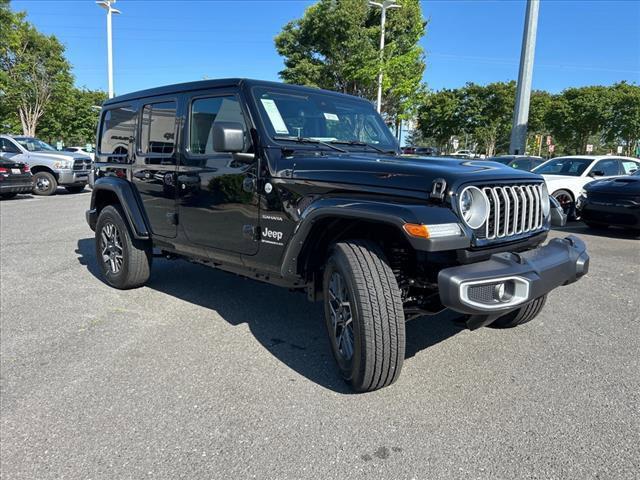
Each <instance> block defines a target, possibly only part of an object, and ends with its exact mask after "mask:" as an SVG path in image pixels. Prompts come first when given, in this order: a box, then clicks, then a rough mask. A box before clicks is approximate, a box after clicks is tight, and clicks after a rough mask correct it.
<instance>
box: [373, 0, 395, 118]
mask: <svg viewBox="0 0 640 480" xmlns="http://www.w3.org/2000/svg"><path fill="white" fill-rule="evenodd" d="M369 5H370V6H372V7H378V8H380V9H381V10H382V12H381V14H380V67H379V68H380V69H379V71H378V101H377V102H376V108H377V110H378V113H380V107H381V106H382V62H383V60H384V24H385V22H386V21H387V9H388V8H402V5H397V4H396V0H384V1H383V2H371V1H370V2H369Z"/></svg>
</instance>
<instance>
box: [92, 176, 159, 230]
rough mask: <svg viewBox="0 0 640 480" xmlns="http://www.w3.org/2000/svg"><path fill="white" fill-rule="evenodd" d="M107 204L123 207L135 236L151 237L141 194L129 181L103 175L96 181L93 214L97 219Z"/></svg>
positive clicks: (93, 194) (93, 192)
mask: <svg viewBox="0 0 640 480" xmlns="http://www.w3.org/2000/svg"><path fill="white" fill-rule="evenodd" d="M107 205H119V206H120V207H121V208H122V210H123V211H124V214H125V217H126V218H125V220H126V221H127V223H128V224H129V227H130V229H131V233H132V235H133V237H134V238H136V239H139V240H146V239H149V238H150V237H151V229H150V228H149V222H148V219H147V216H146V215H145V213H144V208H143V207H142V201H141V200H140V196H139V195H138V193H137V191H135V190H134V188H133V187H132V186H131V184H130V183H129V182H128V181H126V180H124V179H121V178H117V177H103V178H100V179H98V180H97V181H96V182H95V184H94V186H93V190H92V192H91V210H90V212H92V216H93V217H94V218H95V219H97V218H98V216H99V215H100V212H101V211H102V209H103V208H105V207H106V206H107Z"/></svg>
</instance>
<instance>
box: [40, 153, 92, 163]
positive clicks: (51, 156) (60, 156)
mask: <svg viewBox="0 0 640 480" xmlns="http://www.w3.org/2000/svg"><path fill="white" fill-rule="evenodd" d="M29 158H30V159H31V160H32V161H33V160H91V157H89V156H88V155H83V154H82V153H76V152H29Z"/></svg>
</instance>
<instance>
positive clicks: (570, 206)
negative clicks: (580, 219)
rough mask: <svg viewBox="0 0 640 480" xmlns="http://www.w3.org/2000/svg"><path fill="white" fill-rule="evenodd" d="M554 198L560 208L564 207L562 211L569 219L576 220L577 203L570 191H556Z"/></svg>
mask: <svg viewBox="0 0 640 480" xmlns="http://www.w3.org/2000/svg"><path fill="white" fill-rule="evenodd" d="M552 197H553V198H555V199H556V200H557V201H558V203H559V204H560V206H561V207H562V211H563V212H564V213H565V215H567V218H570V219H576V218H577V214H576V203H575V201H574V200H573V195H571V192H569V191H568V190H556V191H555V192H553V194H552Z"/></svg>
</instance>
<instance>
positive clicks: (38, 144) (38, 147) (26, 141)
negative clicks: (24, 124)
mask: <svg viewBox="0 0 640 480" xmlns="http://www.w3.org/2000/svg"><path fill="white" fill-rule="evenodd" d="M15 140H16V141H17V142H18V143H19V144H20V145H22V146H23V147H24V148H26V149H27V150H29V151H30V152H42V151H54V152H56V151H57V150H56V149H55V148H53V147H52V146H51V145H49V144H48V143H45V142H43V141H42V140H38V139H37V138H29V137H19V138H16V139H15Z"/></svg>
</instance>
